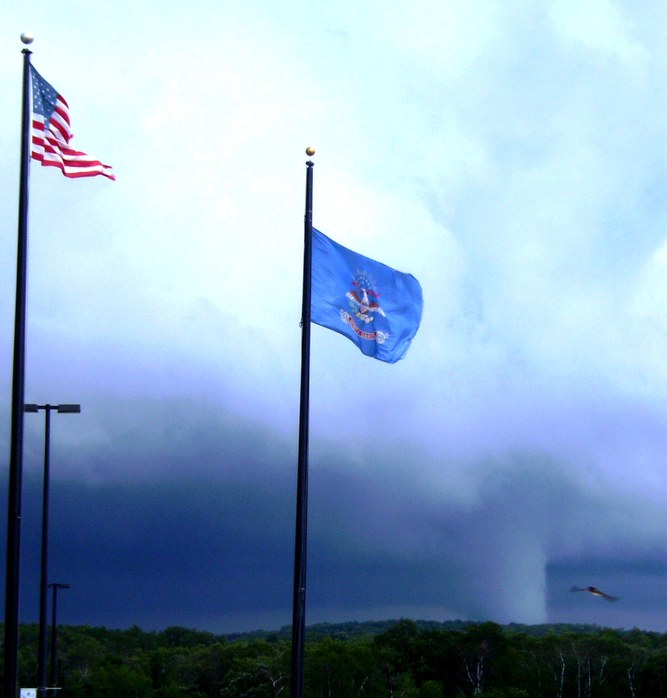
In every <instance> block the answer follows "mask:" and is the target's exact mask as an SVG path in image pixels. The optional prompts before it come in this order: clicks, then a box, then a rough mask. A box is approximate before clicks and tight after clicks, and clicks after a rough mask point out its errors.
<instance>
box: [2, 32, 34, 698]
mask: <svg viewBox="0 0 667 698" xmlns="http://www.w3.org/2000/svg"><path fill="white" fill-rule="evenodd" d="M21 41H22V42H23V43H24V44H29V43H31V42H32V36H30V35H29V34H22V35H21ZM21 53H23V106H22V126H21V175H20V184H19V223H18V244H17V250H16V307H15V315H14V364H13V377H12V426H11V452H10V459H9V498H8V499H9V502H8V507H7V561H6V562H7V576H6V583H5V644H4V681H3V683H4V696H5V698H16V696H17V693H18V637H19V573H20V564H19V563H20V553H21V491H22V480H23V411H24V402H25V401H24V388H25V324H26V319H25V317H26V295H27V294H26V277H27V268H28V263H27V262H28V180H29V173H30V55H31V53H32V52H31V51H30V50H29V49H27V48H24V49H23V50H22V52H21Z"/></svg>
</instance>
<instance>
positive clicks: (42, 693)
mask: <svg viewBox="0 0 667 698" xmlns="http://www.w3.org/2000/svg"><path fill="white" fill-rule="evenodd" d="M40 410H44V417H45V426H44V490H43V496H42V569H41V575H40V583H39V646H38V648H37V671H38V673H39V680H38V684H37V696H38V698H46V639H47V638H46V612H47V609H46V606H47V576H48V562H49V478H50V474H49V440H50V435H51V411H52V410H55V411H56V412H58V413H60V414H78V413H79V412H81V405H34V404H30V405H26V406H25V411H26V412H39V411H40Z"/></svg>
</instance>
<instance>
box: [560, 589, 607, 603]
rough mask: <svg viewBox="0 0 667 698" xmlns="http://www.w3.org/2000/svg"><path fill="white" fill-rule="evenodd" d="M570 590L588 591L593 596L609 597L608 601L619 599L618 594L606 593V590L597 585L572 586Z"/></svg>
mask: <svg viewBox="0 0 667 698" xmlns="http://www.w3.org/2000/svg"><path fill="white" fill-rule="evenodd" d="M570 591H587V592H588V593H589V594H593V596H601V597H602V598H603V599H607V601H618V596H611V595H610V594H605V593H604V591H600V590H599V589H598V588H596V587H572V588H571V589H570Z"/></svg>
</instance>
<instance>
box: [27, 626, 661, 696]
mask: <svg viewBox="0 0 667 698" xmlns="http://www.w3.org/2000/svg"><path fill="white" fill-rule="evenodd" d="M37 637H38V631H37V626H36V625H27V626H22V630H21V646H20V651H19V681H20V685H21V686H26V687H28V686H35V677H36V675H37V660H36V652H37ZM289 673H290V640H289V628H283V629H282V630H281V631H278V632H275V633H265V632H258V633H253V634H245V635H233V636H226V635H215V634H213V633H208V632H202V631H197V630H189V629H185V628H179V627H172V628H167V629H166V630H163V631H160V632H146V631H143V630H141V629H140V628H138V627H132V628H129V629H127V630H110V629H106V628H95V627H88V626H61V627H60V628H59V630H58V654H57V674H58V677H59V685H60V686H61V687H62V689H61V690H60V691H58V692H57V694H55V695H57V697H58V698H107V697H108V698H112V697H113V698H149V697H150V698H185V697H188V698H278V696H282V697H283V698H286V697H287V696H288V695H289V678H290V677H289ZM305 695H307V696H309V697H312V698H362V697H364V698H365V697H368V698H376V697H377V698H468V697H475V698H476V697H478V696H479V697H480V698H543V697H544V698H547V697H549V698H570V697H572V698H596V697H600V698H616V697H617V696H618V697H621V696H622V697H628V698H659V697H660V696H667V634H661V633H652V632H646V631H641V630H636V629H635V630H631V631H619V630H610V629H605V628H599V627H597V626H576V625H557V626H556V625H551V626H549V625H547V626H514V625H511V626H500V625H497V624H495V623H490V622H487V623H463V622H459V623H444V624H439V623H425V622H414V621H411V620H400V621H387V622H384V623H368V624H364V623H349V624H341V625H335V626H334V625H322V626H311V627H310V628H309V629H308V632H307V641H306V658H305Z"/></svg>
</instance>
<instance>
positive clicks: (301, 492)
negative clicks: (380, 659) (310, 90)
mask: <svg viewBox="0 0 667 698" xmlns="http://www.w3.org/2000/svg"><path fill="white" fill-rule="evenodd" d="M306 154H307V155H308V156H312V155H314V154H315V149H314V148H310V147H309V148H306ZM312 236H313V162H312V161H311V160H308V162H306V212H305V216H304V245H303V300H302V306H301V399H300V407H299V455H298V471H297V493H296V533H295V542H294V597H293V604H292V678H291V684H290V688H291V693H290V695H291V698H303V660H304V643H305V634H306V552H307V540H308V417H309V414H308V413H309V395H310V288H311V265H312V247H313V242H312Z"/></svg>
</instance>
